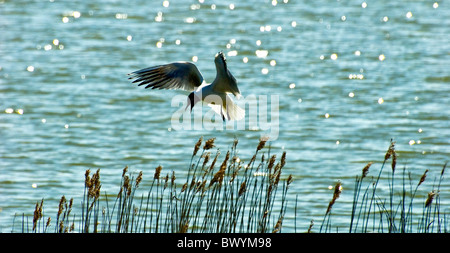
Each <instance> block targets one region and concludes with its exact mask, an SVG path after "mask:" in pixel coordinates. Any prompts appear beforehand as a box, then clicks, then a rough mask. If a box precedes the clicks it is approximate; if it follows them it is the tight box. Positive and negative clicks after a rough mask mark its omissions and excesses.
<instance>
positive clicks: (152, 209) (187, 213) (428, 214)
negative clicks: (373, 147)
mask: <svg viewBox="0 0 450 253" xmlns="http://www.w3.org/2000/svg"><path fill="white" fill-rule="evenodd" d="M214 141H215V139H214V138H212V139H208V140H206V141H203V138H200V139H199V140H198V142H197V143H196V144H195V146H194V150H193V153H192V155H191V158H190V163H189V166H188V170H187V171H188V173H187V177H185V181H184V183H182V184H180V183H178V182H177V180H176V175H175V172H174V171H172V172H168V173H167V172H165V171H164V170H163V167H162V166H158V167H156V168H155V171H154V174H153V175H151V176H150V179H145V177H144V175H143V173H142V171H141V172H139V173H136V172H134V173H131V172H129V171H128V167H125V168H124V169H123V172H122V176H121V180H120V184H119V191H118V194H117V195H107V194H106V193H103V194H102V193H101V181H100V170H97V171H96V172H95V173H92V172H91V171H90V170H86V173H85V187H84V194H83V197H82V200H81V208H79V209H77V210H80V212H81V214H80V215H78V216H77V215H75V214H73V209H74V200H73V198H72V199H70V200H67V199H66V198H65V196H62V197H61V200H60V202H59V208H58V211H57V213H56V218H55V221H53V220H52V219H51V218H50V217H48V218H44V217H45V215H44V211H43V210H44V208H43V205H44V200H41V201H38V202H37V203H36V206H35V211H34V214H33V219H32V222H28V216H25V215H22V218H21V222H20V227H19V228H15V227H14V225H13V230H16V231H19V232H32V233H49V232H55V233H67V232H81V233H146V232H148V233H189V232H195V233H268V232H271V233H279V232H282V228H283V222H284V217H285V214H286V208H287V207H289V208H290V209H291V210H292V209H293V210H294V216H295V217H296V215H297V206H298V204H299V203H298V196H297V197H296V200H295V201H294V202H289V203H288V200H287V198H286V197H287V193H288V190H289V186H290V185H291V184H292V182H293V177H292V176H291V175H288V176H284V175H283V174H282V171H283V170H282V169H283V168H284V167H285V164H286V152H284V153H282V155H281V157H280V159H277V155H275V154H270V152H271V151H270V145H266V142H267V139H261V140H260V141H259V143H258V145H257V147H256V149H255V152H254V154H253V156H252V157H251V158H250V159H249V160H248V161H247V162H245V161H243V160H241V159H240V157H239V156H238V154H237V144H238V140H234V142H233V144H232V146H231V148H230V150H228V151H227V152H226V154H225V155H224V157H223V158H222V159H220V157H221V155H223V154H221V153H220V151H219V150H216V151H215V152H214V151H213V150H214V147H215V145H214ZM263 149H264V150H263ZM389 162H390V164H389ZM374 164H375V162H368V163H367V164H366V165H365V166H364V167H363V169H362V172H361V174H360V175H357V176H356V179H355V183H354V184H355V185H354V187H353V192H351V190H350V194H352V197H353V200H352V209H351V214H350V216H349V222H348V227H345V226H342V222H341V224H339V225H335V224H334V223H333V221H332V219H333V217H334V216H335V215H336V214H335V213H334V209H333V207H335V206H336V205H339V198H340V196H341V195H342V194H346V193H347V192H345V191H343V188H342V184H343V183H342V182H341V181H338V182H337V183H336V185H335V187H334V190H333V195H332V197H331V200H330V202H329V204H328V206H327V209H326V210H325V213H324V215H323V217H322V221H321V224H320V226H319V228H318V229H317V230H318V231H315V230H316V227H315V225H316V224H315V223H314V220H311V224H310V226H309V227H308V228H300V229H301V231H300V232H306V233H314V232H318V233H336V232H345V233H373V232H375V233H447V232H449V229H448V228H449V222H448V207H445V206H444V207H443V206H441V197H440V190H441V183H442V182H443V180H444V175H445V169H446V164H445V165H444V166H443V168H442V170H441V171H440V174H439V176H438V178H437V179H434V183H433V189H432V190H431V191H429V192H428V194H425V195H426V196H427V197H426V198H425V199H424V198H423V196H424V194H423V191H422V190H421V189H420V190H421V191H420V194H419V188H420V187H423V183H424V182H425V181H426V180H427V176H428V173H429V170H425V171H424V173H423V175H422V176H421V177H420V178H417V179H416V178H412V176H411V173H410V172H408V171H407V170H406V168H403V169H401V170H400V173H399V172H398V169H397V152H396V150H395V142H392V141H391V144H390V146H389V148H388V150H387V152H386V154H385V155H384V159H383V161H382V162H380V164H381V167H380V170H379V171H378V173H377V174H376V176H370V175H369V174H370V171H372V170H373V167H374ZM389 165H390V166H389ZM386 167H390V169H387V168H386ZM380 179H382V180H380ZM143 180H148V181H147V184H148V185H149V189H148V190H143V189H140V190H139V192H141V194H140V195H139V196H137V192H138V189H139V188H140V186H141V185H142V182H143ZM380 183H383V184H386V183H387V187H386V186H383V187H380ZM386 189H387V190H386ZM385 194H387V196H384V195H385ZM108 196H109V197H108ZM111 196H115V199H114V200H111V199H112V198H113V197H111ZM417 196H420V197H417ZM418 207H419V209H420V210H417V208H418ZM420 207H421V208H420ZM337 215H339V216H340V217H342V215H341V214H337ZM29 223H31V224H29ZM293 224H294V231H295V232H297V225H296V218H294V222H293ZM291 227H292V224H291Z"/></svg>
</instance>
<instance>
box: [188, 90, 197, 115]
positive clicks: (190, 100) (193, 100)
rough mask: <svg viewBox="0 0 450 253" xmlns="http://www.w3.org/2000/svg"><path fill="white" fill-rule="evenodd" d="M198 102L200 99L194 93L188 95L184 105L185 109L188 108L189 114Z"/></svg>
mask: <svg viewBox="0 0 450 253" xmlns="http://www.w3.org/2000/svg"><path fill="white" fill-rule="evenodd" d="M198 101H200V99H199V98H198V97H197V96H196V95H195V94H194V92H191V94H189V96H188V99H187V105H186V109H185V110H187V109H188V108H190V110H191V112H192V108H194V106H195V104H196V103H197V102H198Z"/></svg>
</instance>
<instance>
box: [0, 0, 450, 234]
mask: <svg viewBox="0 0 450 253" xmlns="http://www.w3.org/2000/svg"><path fill="white" fill-rule="evenodd" d="M0 30H1V35H0V55H1V56H0V57H1V60H0V138H1V140H0V143H1V144H0V230H1V231H2V232H9V231H11V226H12V221H13V217H14V215H15V214H18V215H21V214H22V213H25V214H30V215H31V214H32V213H33V210H34V206H35V204H36V201H39V200H41V199H42V198H44V199H45V207H46V208H47V210H48V211H47V212H48V213H49V214H48V215H49V216H50V215H51V212H52V211H53V210H54V211H56V210H57V205H58V202H59V199H60V198H61V196H62V195H65V196H66V198H72V197H73V198H74V199H75V201H77V200H78V201H81V196H82V191H81V190H82V189H83V184H84V181H83V180H84V173H85V170H86V169H92V170H96V169H97V168H100V169H101V179H102V189H103V191H105V192H108V193H116V192H117V190H118V184H119V180H120V175H121V173H122V169H123V167H125V166H129V167H130V170H132V171H140V170H142V171H143V172H144V179H145V176H146V175H147V178H148V179H149V180H150V178H151V175H152V173H153V171H154V168H155V167H157V166H158V165H162V166H163V167H164V170H165V171H166V172H169V171H172V170H174V171H175V172H176V173H177V175H178V178H179V180H180V182H183V181H182V177H183V175H185V173H186V168H187V165H188V163H189V158H190V155H191V154H192V149H193V146H194V144H195V143H196V141H197V140H198V138H199V137H200V136H204V138H205V139H208V138H211V137H216V146H217V148H219V149H220V150H227V149H228V148H230V146H231V145H232V142H233V140H234V138H235V137H236V138H238V139H239V145H238V149H239V152H240V154H241V159H243V160H249V159H250V158H251V155H252V154H253V152H254V150H255V147H256V145H257V144H258V140H259V138H260V137H261V136H265V135H267V134H270V130H267V129H266V130H264V129H261V128H251V129H250V128H248V127H246V128H245V129H243V130H237V129H232V130H226V129H223V130H222V131H214V130H205V129H199V130H175V129H173V126H172V124H171V117H172V115H173V113H174V112H175V111H176V110H177V109H178V108H177V107H173V106H171V101H172V98H173V97H175V96H179V95H181V94H185V93H183V92H181V91H159V90H144V89H143V88H142V87H137V86H136V85H133V84H131V82H130V81H129V80H128V79H127V78H128V77H127V74H128V73H130V72H132V71H135V70H138V69H140V68H145V67H149V66H152V65H157V64H163V63H168V62H172V61H195V64H196V65H197V66H198V68H199V69H200V71H201V72H202V74H203V75H204V78H205V79H206V81H208V82H212V81H213V79H214V77H215V66H214V64H213V59H214V55H215V54H216V53H217V52H218V51H224V53H226V54H227V61H228V66H229V68H230V71H231V72H232V73H233V75H234V76H235V77H236V79H237V80H238V82H239V87H240V89H241V92H242V93H243V96H244V97H247V96H249V95H255V96H265V97H268V98H269V101H271V100H270V95H275V96H277V97H278V98H279V120H278V122H273V123H274V125H273V127H274V128H275V127H276V129H277V130H278V134H277V136H276V138H273V140H272V141H271V142H270V144H271V152H272V153H276V154H279V155H281V153H282V152H283V151H286V152H287V164H286V167H285V171H284V175H286V176H287V175H288V174H292V175H293V176H294V179H295V181H294V183H293V185H292V186H291V188H290V193H289V201H290V203H291V204H292V205H293V202H294V201H295V198H296V197H297V196H298V199H299V202H298V212H297V218H296V219H297V224H296V227H297V229H299V230H301V231H305V230H306V229H307V227H308V226H309V223H310V221H311V220H312V219H314V220H320V219H321V218H322V216H323V214H324V213H325V210H326V207H327V205H328V202H329V201H330V199H331V197H332V190H330V189H329V186H334V184H335V183H336V182H337V181H338V180H340V181H341V182H342V184H343V187H344V189H343V193H342V195H341V197H340V198H339V200H338V201H337V203H336V205H335V208H336V211H335V217H334V218H333V222H334V223H335V224H337V225H338V224H340V223H342V224H343V225H342V226H345V225H346V224H348V220H347V216H346V215H348V214H349V212H350V207H351V200H352V188H353V184H354V178H355V176H356V175H360V173H361V169H362V168H363V167H364V166H365V164H366V163H367V162H368V161H374V162H375V164H374V165H373V167H372V168H373V171H371V172H372V174H371V175H373V176H376V173H377V172H378V169H379V167H380V165H381V162H382V160H383V158H384V153H385V151H386V150H387V148H388V147H389V144H390V141H391V139H393V140H394V141H396V150H397V151H398V154H399V157H398V166H399V168H403V167H406V168H407V169H408V170H409V171H410V172H411V177H412V179H413V182H414V184H415V182H417V181H418V180H419V179H420V176H421V175H422V174H423V172H424V171H425V170H426V169H429V170H430V172H429V174H428V178H429V180H427V181H426V183H424V185H423V188H421V190H422V192H421V193H420V194H419V195H418V196H417V200H418V201H422V200H423V201H425V199H426V196H427V193H428V192H429V191H431V190H433V189H434V188H433V183H434V182H436V180H437V179H438V177H439V175H440V172H441V169H442V166H443V165H444V163H445V162H447V161H448V160H449V157H450V156H449V154H450V145H449V144H450V130H449V122H450V114H449V105H450V101H449V95H448V94H450V72H449V66H450V43H449V41H450V40H449V37H450V9H449V6H448V3H447V2H445V1H436V2H434V1H366V2H364V1H363V0H358V1H325V0H322V1H295V0H289V1H287V0H286V1H281V0H280V1H268V0H263V1H258V0H251V1H229V0H226V1H211V0H204V1H203V0H202V1H194V0H192V1H182V0H170V1H151V2H150V1H143V0H136V1H114V0H100V1H95V2H89V1H60V0H54V1H53V0H51V1H48V0H47V1H45V0H42V1H37V0H36V1H0ZM261 54H262V55H261ZM265 54H267V55H265ZM222 153H224V152H222ZM447 178H448V177H447ZM380 185H381V186H380V187H383V186H382V185H384V187H387V183H385V184H380ZM421 187H422V186H421ZM449 189H450V183H449V181H448V180H444V182H443V183H442V186H441V193H440V194H441V195H440V197H441V204H442V205H443V206H444V207H443V209H446V210H448V205H449V204H450V194H449V192H450V191H449ZM75 203H76V202H75ZM422 203H423V202H421V203H418V205H419V209H418V210H421V209H420V208H421V207H420V205H421V204H422ZM293 217H294V214H293V213H292V208H290V209H289V210H288V214H287V215H286V220H285V223H284V225H285V227H286V228H285V230H284V231H288V232H289V231H292V229H293V227H294V225H293ZM16 222H17V220H16Z"/></svg>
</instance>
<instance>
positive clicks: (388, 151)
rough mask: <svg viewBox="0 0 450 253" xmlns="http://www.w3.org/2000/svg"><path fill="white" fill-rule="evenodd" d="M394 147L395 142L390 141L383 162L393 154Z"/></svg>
mask: <svg viewBox="0 0 450 253" xmlns="http://www.w3.org/2000/svg"><path fill="white" fill-rule="evenodd" d="M394 146H395V142H394V141H391V145H390V146H389V148H388V150H387V151H386V155H385V156H384V160H385V161H387V160H388V159H389V158H390V157H391V155H392V153H393V152H395V148H394Z"/></svg>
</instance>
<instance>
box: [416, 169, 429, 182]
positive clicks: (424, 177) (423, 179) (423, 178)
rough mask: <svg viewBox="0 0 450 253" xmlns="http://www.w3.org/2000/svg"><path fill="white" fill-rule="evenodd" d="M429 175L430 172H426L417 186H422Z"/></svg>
mask: <svg viewBox="0 0 450 253" xmlns="http://www.w3.org/2000/svg"><path fill="white" fill-rule="evenodd" d="M427 173H428V170H425V172H424V173H423V175H422V177H421V178H420V180H419V184H417V186H419V185H421V184H422V183H423V182H424V181H425V179H426V178H427Z"/></svg>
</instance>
